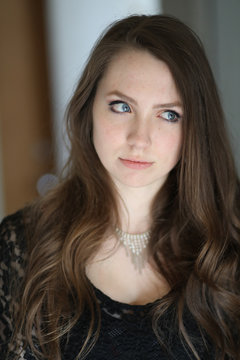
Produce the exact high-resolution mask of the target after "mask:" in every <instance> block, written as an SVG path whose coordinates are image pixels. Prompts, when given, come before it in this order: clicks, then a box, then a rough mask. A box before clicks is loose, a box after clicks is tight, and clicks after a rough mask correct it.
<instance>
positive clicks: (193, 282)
mask: <svg viewBox="0 0 240 360" xmlns="http://www.w3.org/2000/svg"><path fill="white" fill-rule="evenodd" d="M127 48H130V49H131V48H135V49H140V50H141V49H142V50H145V51H148V52H150V53H151V54H152V55H154V56H155V57H156V58H158V59H160V60H162V61H164V62H165V63H166V64H167V65H168V66H169V69H170V71H171V73H172V75H173V78H174V79H175V82H176V86H177V89H178V91H179V94H180V96H181V99H182V102H183V107H184V121H183V146H182V154H181V159H180V161H179V163H178V164H177V165H176V167H175V168H174V169H173V170H172V171H171V173H170V174H169V177H168V179H167V181H166V183H165V184H164V186H163V188H162V189H161V190H160V191H159V193H158V194H157V195H156V197H155V199H154V201H153V205H152V219H153V226H152V232H151V234H152V237H151V240H150V254H151V255H152V257H153V259H154V261H155V263H156V264H157V266H158V269H159V271H160V272H161V273H162V274H163V275H164V276H165V278H166V280H167V281H168V283H169V285H170V288H171V291H170V292H169V293H168V294H167V295H166V296H165V297H164V298H163V299H162V300H161V301H159V305H158V306H156V308H155V311H154V314H153V328H154V331H155V332H156V334H157V336H158V337H159V338H160V335H159V334H158V321H159V319H160V317H161V314H162V313H163V312H164V311H165V310H166V309H167V308H168V307H169V306H170V304H173V303H175V304H176V319H177V321H178V328H179V331H180V334H181V336H182V337H183V338H184V339H185V341H186V342H187V344H188V345H189V347H190V348H191V349H192V351H193V352H194V354H195V356H196V359H199V356H198V354H197V353H196V351H195V349H194V344H193V341H192V339H190V336H189V335H191V334H188V333H187V330H186V329H185V326H184V321H183V313H184V311H185V310H184V309H185V308H186V307H187V308H188V309H189V310H190V312H191V314H192V316H193V317H194V318H195V319H196V321H197V323H198V325H199V326H200V328H201V329H202V331H203V332H205V333H206V334H208V336H209V337H210V339H211V341H213V343H214V344H215V346H216V351H217V352H216V358H218V359H225V358H226V357H228V358H229V359H231V358H232V359H240V355H239V354H240V345H239V341H238V334H239V333H240V318H239V309H240V298H239V292H240V286H239V269H240V266H239V265H240V258H239V257H240V242H239V240H240V235H239V234H240V222H239V219H240V210H239V207H240V206H239V182H238V178H237V175H236V171H235V167H234V162H233V159H232V156H231V149H230V146H229V142H228V139H227V135H226V130H225V127H224V116H223V112H222V108H221V104H220V101H219V97H218V94H217V90H216V86H215V82H214V79H213V75H212V72H211V69H210V67H209V64H208V61H207V59H206V56H205V53H204V50H203V47H202V45H201V43H200V41H199V39H198V38H197V36H196V35H195V34H194V33H193V32H192V31H191V30H190V29H189V28H188V27H187V26H186V25H184V24H183V23H181V22H180V21H178V20H177V19H175V18H172V17H168V16H162V15H152V16H145V15H142V16H130V17H128V18H125V19H123V20H120V21H118V22H116V23H114V24H113V25H112V26H111V27H109V29H107V31H106V32H105V34H103V36H102V37H101V38H100V40H99V41H98V42H97V44H96V45H95V47H94V49H93V51H92V53H91V55H90V57H89V60H88V62H87V65H86V68H85V70H84V72H83V75H82V77H81V79H80V81H79V84H78V86H77V88H76V91H75V94H74V95H73V98H72V100H71V102H70V105H69V108H68V112H67V126H68V134H69V138H70V144H71V148H70V157H69V162H68V167H67V175H66V176H65V177H64V179H63V180H62V181H61V182H60V184H59V185H58V186H57V187H56V188H55V189H53V190H52V191H51V192H50V193H49V194H48V195H47V196H45V197H44V198H42V199H40V200H38V201H37V203H36V204H34V205H33V206H32V207H31V208H30V210H29V209H28V211H27V213H26V217H27V216H28V217H30V218H31V225H28V229H29V231H28V234H29V236H28V239H29V244H28V245H29V246H28V247H29V258H28V265H27V271H26V277H25V283H24V288H23V292H22V296H21V305H20V309H19V312H18V319H20V320H19V322H18V323H17V332H20V333H23V334H24V336H25V338H26V342H27V343H28V344H30V345H31V347H32V349H33V351H35V352H36V351H37V350H36V348H35V347H34V342H33V338H32V329H33V328H34V329H35V336H36V337H37V340H38V343H39V344H40V348H41V351H42V353H43V354H44V355H45V356H46V355H47V358H48V359H49V360H56V359H60V339H61V337H62V336H63V335H64V334H66V333H69V332H70V330H71V329H72V327H73V326H74V324H75V323H76V321H77V320H78V318H79V317H80V316H81V314H82V313H83V311H84V309H86V307H87V308H88V310H89V311H90V313H91V319H92V320H91V322H90V323H89V333H88V336H87V338H86V342H85V344H84V346H83V348H82V355H84V351H85V350H87V349H89V346H91V344H93V343H94V341H93V342H92V341H90V339H91V336H92V335H94V334H95V339H96V336H97V334H98V330H99V326H100V321H97V320H98V319H99V310H98V306H97V302H96V298H95V296H94V293H93V291H92V288H91V286H90V284H89V281H88V279H87V278H86V275H85V266H86V264H87V262H88V260H89V258H90V257H91V256H92V255H93V254H94V253H95V252H96V251H97V250H98V249H99V246H100V245H101V243H102V241H103V239H104V237H105V236H106V233H107V232H108V231H109V228H111V226H112V225H113V224H115V223H117V220H118V213H117V206H116V191H115V189H114V186H113V183H112V181H111V179H110V177H109V175H108V173H107V171H106V170H105V169H104V167H103V165H102V164H101V162H100V160H99V159H98V156H97V154H96V151H95V149H94V146H93V142H92V105H93V100H94V96H95V92H96V88H97V86H98V83H99V80H100V79H101V77H102V76H104V73H105V71H106V69H107V66H108V64H109V62H110V61H111V60H112V59H113V57H114V56H116V55H117V54H118V53H119V52H121V51H122V50H125V49H127ZM160 198H161V202H160ZM160 203H161V206H160V205H159V204H160Z"/></svg>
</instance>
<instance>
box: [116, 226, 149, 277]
mask: <svg viewBox="0 0 240 360" xmlns="http://www.w3.org/2000/svg"><path fill="white" fill-rule="evenodd" d="M115 231H116V234H117V237H118V239H119V241H120V242H121V244H122V245H123V246H124V247H125V249H126V253H127V256H130V257H131V261H132V263H133V265H134V267H135V269H136V270H138V271H139V272H141V271H142V269H143V267H144V265H145V262H146V257H147V245H148V242H149V238H150V232H149V231H145V232H144V233H141V234H129V233H127V232H124V231H123V230H121V229H119V228H118V227H116V229H115Z"/></svg>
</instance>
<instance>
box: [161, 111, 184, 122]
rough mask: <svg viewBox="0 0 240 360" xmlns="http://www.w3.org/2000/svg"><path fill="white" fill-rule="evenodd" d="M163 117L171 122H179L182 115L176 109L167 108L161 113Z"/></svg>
mask: <svg viewBox="0 0 240 360" xmlns="http://www.w3.org/2000/svg"><path fill="white" fill-rule="evenodd" d="M161 117H162V118H164V119H165V120H167V121H169V122H177V121H179V120H180V118H181V116H180V114H178V113H177V112H176V111H173V110H166V111H164V112H163V113H162V114H161Z"/></svg>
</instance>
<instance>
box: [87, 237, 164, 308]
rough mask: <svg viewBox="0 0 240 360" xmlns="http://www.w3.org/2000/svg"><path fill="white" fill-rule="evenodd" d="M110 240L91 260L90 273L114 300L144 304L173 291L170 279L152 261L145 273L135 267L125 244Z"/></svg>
mask: <svg viewBox="0 0 240 360" xmlns="http://www.w3.org/2000/svg"><path fill="white" fill-rule="evenodd" d="M114 243H115V239H109V240H108V241H107V242H106V243H105V244H104V245H103V246H102V248H101V249H100V251H99V252H98V254H97V255H96V256H95V257H94V258H93V259H92V260H91V261H90V262H89V263H88V265H87V267H86V275H87V277H88V278H89V280H90V281H91V282H92V284H93V285H94V286H95V287H96V288H98V289H100V290H101V291H102V292H103V293H105V294H106V295H108V296H109V297H110V298H111V299H113V300H116V301H119V302H122V303H127V304H132V305H144V304H147V303H149V302H153V301H155V300H157V299H160V298H161V297H163V296H164V295H166V293H167V292H168V291H169V287H168V285H167V283H166V281H165V280H164V279H163V278H162V277H161V276H160V274H158V273H157V272H156V271H155V270H154V269H153V268H152V266H151V265H150V264H149V263H146V265H145V267H144V268H143V270H142V272H141V273H139V272H138V271H136V270H135V268H134V266H133V264H132V263H131V260H130V258H129V257H128V256H127V255H126V252H125V249H124V247H123V246H122V245H120V246H116V247H115V248H114Z"/></svg>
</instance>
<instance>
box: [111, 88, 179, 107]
mask: <svg viewBox="0 0 240 360" xmlns="http://www.w3.org/2000/svg"><path fill="white" fill-rule="evenodd" d="M111 95H116V96H119V97H120V98H122V99H123V100H126V101H129V102H131V103H132V104H134V105H137V102H136V100H134V99H133V98H131V97H130V96H127V95H124V94H123V93H121V92H120V91H118V90H114V91H111V92H110V93H108V94H107V96H111ZM168 107H169V108H172V107H182V103H181V102H180V101H175V102H171V103H165V104H156V105H154V106H153V108H154V109H159V108H168Z"/></svg>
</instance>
